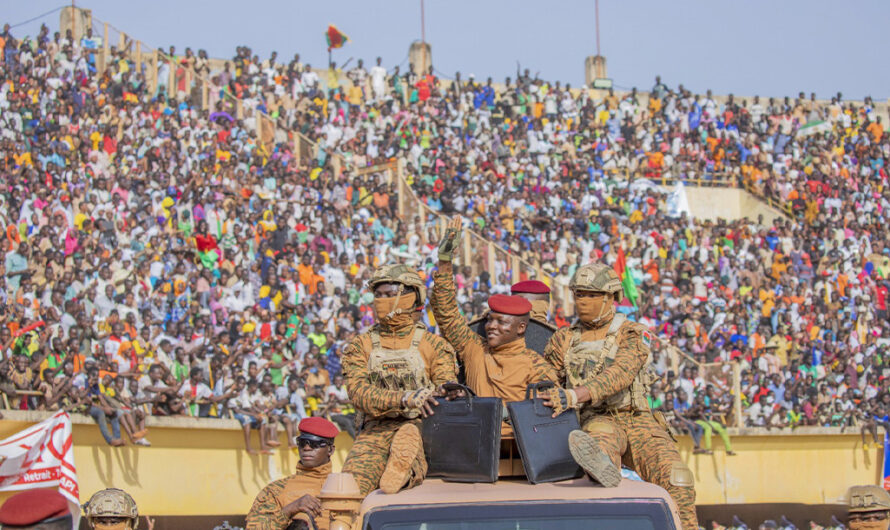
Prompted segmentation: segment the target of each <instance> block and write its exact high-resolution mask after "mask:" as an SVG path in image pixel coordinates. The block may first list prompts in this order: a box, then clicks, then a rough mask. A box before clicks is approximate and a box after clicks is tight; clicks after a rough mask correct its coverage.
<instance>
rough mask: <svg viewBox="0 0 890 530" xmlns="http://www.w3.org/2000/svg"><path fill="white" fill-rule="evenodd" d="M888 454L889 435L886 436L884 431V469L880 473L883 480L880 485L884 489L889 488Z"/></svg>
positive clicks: (889, 446)
mask: <svg viewBox="0 0 890 530" xmlns="http://www.w3.org/2000/svg"><path fill="white" fill-rule="evenodd" d="M888 455H890V436H888V435H887V433H886V432H885V433H884V465H883V468H884V470H883V473H881V476H882V477H883V480H882V481H881V485H882V486H883V487H884V489H885V490H890V458H888Z"/></svg>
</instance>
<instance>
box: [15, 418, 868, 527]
mask: <svg viewBox="0 0 890 530" xmlns="http://www.w3.org/2000/svg"><path fill="white" fill-rule="evenodd" d="M3 413H4V415H5V417H6V419H5V420H2V421H0V437H2V438H6V437H8V436H11V435H12V434H14V433H16V432H18V431H20V430H22V429H24V428H26V427H28V426H30V425H31V424H33V423H35V422H37V421H40V420H42V419H44V418H46V417H48V416H49V413H46V412H32V411H8V410H4V411H3ZM72 424H73V425H72V427H73V433H74V457H75V465H76V466H77V474H78V481H79V485H80V496H81V502H85V501H86V500H87V499H89V496H90V495H92V494H93V493H94V492H96V491H97V490H99V489H102V488H106V487H112V486H113V487H118V488H123V489H125V490H127V491H128V492H130V493H131V494H132V495H133V497H134V498H135V499H136V501H137V502H138V504H139V511H140V513H144V514H149V515H158V516H179V517H182V516H201V515H204V516H211V515H220V516H221V515H237V514H242V515H243V514H244V513H246V512H247V510H248V509H249V508H250V505H251V503H252V501H253V499H254V497H255V496H256V494H257V493H258V492H259V490H260V489H261V488H262V487H264V486H265V485H266V484H268V483H269V482H271V481H272V480H274V479H276V478H279V477H281V476H283V475H285V474H287V473H288V472H289V470H291V469H293V468H294V466H295V465H296V463H297V460H298V457H297V455H296V454H295V453H292V452H291V451H290V450H287V449H279V450H278V451H276V452H275V454H274V455H271V456H257V455H248V454H247V453H246V452H245V451H244V441H243V438H242V434H241V430H240V428H239V425H238V424H237V422H235V421H234V420H217V419H198V418H150V420H149V427H150V432H149V436H148V438H149V439H150V440H151V442H152V447H149V448H143V447H135V446H127V447H122V448H113V447H109V446H107V445H106V444H105V441H104V440H103V439H102V437H101V435H100V434H99V429H98V428H97V427H96V425H95V423H94V422H93V421H92V419H91V418H89V417H88V416H84V415H78V414H75V415H72ZM730 434H731V436H732V444H733V449H734V450H735V451H736V452H737V453H738V455H737V456H726V453H725V452H724V450H723V448H722V447H720V446H721V444H720V440H719V439H715V451H714V454H713V455H693V454H692V442H691V440H690V439H689V437H681V438H680V447H681V453H682V454H683V457H684V459H685V460H686V461H687V463H688V464H689V466H690V468H692V470H693V472H694V474H695V481H696V490H697V504H699V505H705V506H706V505H723V504H731V505H748V504H751V505H753V504H774V503H802V504H806V505H832V504H837V503H838V502H841V499H842V497H843V495H844V493H845V492H846V489H847V488H848V487H849V486H850V485H853V484H879V483H880V479H879V474H880V470H881V466H882V462H883V460H882V459H883V451H882V449H879V448H877V447H870V448H869V449H864V448H863V446H862V443H861V441H860V437H859V434H858V433H852V432H846V433H841V432H840V429H834V428H809V427H806V428H801V429H798V430H796V431H794V432H792V431H790V430H787V429H786V430H781V431H779V430H773V431H757V430H753V429H730ZM253 436H254V439H255V437H256V434H254V435H253ZM280 438H281V441H282V442H283V441H284V440H283V438H284V437H283V436H282V437H280ZM350 446H351V440H350V438H349V437H348V436H347V435H346V434H344V433H341V434H340V436H339V437H338V438H337V451H336V453H335V455H334V470H335V471H336V470H339V469H340V466H342V464H343V460H344V459H345V456H346V453H347V452H348V450H349V447H350ZM9 495H11V493H0V503H2V501H3V500H5V499H6V498H7V497H8V496H9Z"/></svg>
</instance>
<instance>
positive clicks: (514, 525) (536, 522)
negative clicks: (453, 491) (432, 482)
mask: <svg viewBox="0 0 890 530" xmlns="http://www.w3.org/2000/svg"><path fill="white" fill-rule="evenodd" d="M576 528H595V529H597V530H656V529H658V530H662V529H672V528H674V523H673V520H672V518H671V515H670V512H669V511H668V508H667V505H666V504H665V503H664V502H663V501H660V500H657V501H652V500H646V501H627V502H614V501H610V502H602V501H587V502H584V501H581V502H550V501H547V502H529V503H523V504H514V503H497V504H473V505H434V506H424V507H413V506H388V507H386V508H380V509H377V510H374V511H372V512H370V513H369V514H367V515H366V516H365V530H471V529H472V530H573V529H576Z"/></svg>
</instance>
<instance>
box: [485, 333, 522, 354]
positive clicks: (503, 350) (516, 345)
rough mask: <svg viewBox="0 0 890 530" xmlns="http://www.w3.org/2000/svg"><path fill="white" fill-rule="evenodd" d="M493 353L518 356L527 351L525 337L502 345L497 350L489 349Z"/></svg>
mask: <svg viewBox="0 0 890 530" xmlns="http://www.w3.org/2000/svg"><path fill="white" fill-rule="evenodd" d="M489 350H490V351H491V353H495V354H497V355H517V354H520V353H522V352H523V351H525V337H519V338H518V339H516V340H514V341H512V342H508V343H507V344H501V345H500V346H497V347H495V348H489Z"/></svg>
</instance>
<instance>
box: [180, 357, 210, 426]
mask: <svg viewBox="0 0 890 530" xmlns="http://www.w3.org/2000/svg"><path fill="white" fill-rule="evenodd" d="M203 380H204V370H203V369H201V368H200V367H198V366H195V367H193V368H192V369H191V370H189V378H188V379H186V380H185V381H183V383H182V386H181V387H179V392H178V393H179V395H180V396H181V397H182V399H183V400H184V401H185V402H186V403H188V405H189V411H190V415H192V416H198V417H199V418H206V417H208V416H210V405H211V404H212V402H213V401H214V400H215V397H214V395H213V391H212V390H210V387H209V386H207V385H206V384H204V382H203Z"/></svg>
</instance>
